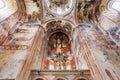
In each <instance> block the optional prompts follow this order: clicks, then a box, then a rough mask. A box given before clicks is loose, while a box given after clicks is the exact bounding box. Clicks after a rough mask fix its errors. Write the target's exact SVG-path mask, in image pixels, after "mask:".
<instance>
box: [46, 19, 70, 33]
mask: <svg viewBox="0 0 120 80" xmlns="http://www.w3.org/2000/svg"><path fill="white" fill-rule="evenodd" d="M57 30H60V31H63V32H66V33H68V34H69V35H71V30H72V27H71V24H69V23H68V22H66V21H62V20H58V21H52V22H50V23H48V24H47V33H48V34H49V33H52V32H53V31H57Z"/></svg>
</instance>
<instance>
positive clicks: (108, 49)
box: [80, 27, 120, 75]
mask: <svg viewBox="0 0 120 80" xmlns="http://www.w3.org/2000/svg"><path fill="white" fill-rule="evenodd" d="M80 28H81V27H80ZM86 30H87V29H86ZM117 30H118V31H119V29H118V28H116V29H115V28H114V30H113V31H114V32H117ZM81 31H82V32H83V33H84V36H85V39H86V40H87V44H88V46H89V48H90V50H91V52H92V54H93V55H94V56H96V57H101V58H95V59H96V61H97V62H96V64H97V63H99V61H100V62H104V63H106V64H107V65H111V66H113V65H114V66H116V70H119V69H120V68H119V67H118V66H119V65H118V64H119V63H115V62H119V61H120V59H119V56H118V55H119V52H120V47H118V46H117V45H116V44H115V43H114V42H113V41H112V40H111V39H110V38H108V37H104V36H103V35H104V34H101V31H100V30H99V29H98V28H96V27H92V28H91V29H89V30H88V31H84V30H83V29H81ZM113 31H112V32H113ZM113 34H114V36H115V35H116V34H115V33H112V35H113ZM115 37H116V36H115ZM116 38H117V37H116ZM108 61H110V63H109V62H108ZM101 67H102V69H103V70H105V69H106V67H105V66H104V64H103V65H101ZM107 68H108V67H107ZM108 71H110V72H111V73H110V74H112V73H113V72H114V70H113V69H110V68H108ZM112 75H113V74H112Z"/></svg>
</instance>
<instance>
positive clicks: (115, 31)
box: [109, 27, 120, 46]
mask: <svg viewBox="0 0 120 80" xmlns="http://www.w3.org/2000/svg"><path fill="white" fill-rule="evenodd" d="M109 33H110V35H111V37H112V38H113V39H114V41H115V42H116V43H118V44H119V46H120V27H113V28H112V29H110V30H109Z"/></svg>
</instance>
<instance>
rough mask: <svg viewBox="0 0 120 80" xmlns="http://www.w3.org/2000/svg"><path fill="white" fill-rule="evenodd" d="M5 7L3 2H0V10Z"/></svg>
mask: <svg viewBox="0 0 120 80" xmlns="http://www.w3.org/2000/svg"><path fill="white" fill-rule="evenodd" d="M4 7H5V2H4V1H3V0H0V9H2V8H4Z"/></svg>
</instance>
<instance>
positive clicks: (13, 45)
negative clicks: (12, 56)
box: [1, 25, 39, 50]
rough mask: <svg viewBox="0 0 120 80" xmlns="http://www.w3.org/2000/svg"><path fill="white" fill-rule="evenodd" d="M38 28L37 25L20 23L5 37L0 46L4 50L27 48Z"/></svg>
mask: <svg viewBox="0 0 120 80" xmlns="http://www.w3.org/2000/svg"><path fill="white" fill-rule="evenodd" d="M38 28H39V26H38V25H21V26H20V27H19V28H17V29H16V30H15V31H14V33H12V34H10V35H9V36H8V37H7V39H6V40H5V42H4V44H3V45H2V46H1V48H2V49H5V50H21V49H28V48H29V46H30V45H31V43H32V40H33V38H34V35H35V33H36V31H37V30H38Z"/></svg>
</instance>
